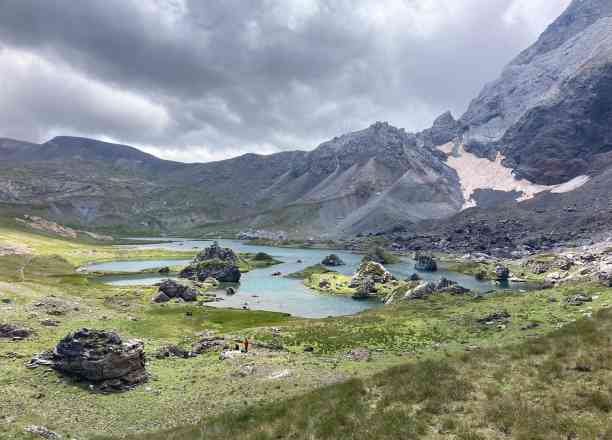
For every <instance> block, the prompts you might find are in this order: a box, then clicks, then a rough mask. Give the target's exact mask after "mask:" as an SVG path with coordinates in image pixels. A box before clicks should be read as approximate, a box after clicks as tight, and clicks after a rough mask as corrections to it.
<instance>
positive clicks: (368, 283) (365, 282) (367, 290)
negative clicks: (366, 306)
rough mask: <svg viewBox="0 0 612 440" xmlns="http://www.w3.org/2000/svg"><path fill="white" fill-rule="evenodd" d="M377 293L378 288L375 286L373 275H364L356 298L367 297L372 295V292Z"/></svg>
mask: <svg viewBox="0 0 612 440" xmlns="http://www.w3.org/2000/svg"><path fill="white" fill-rule="evenodd" d="M372 293H376V289H375V287H374V280H373V279H372V277H368V276H366V277H363V278H362V279H361V284H360V285H359V287H357V291H356V292H355V294H354V295H353V298H354V299H365V298H368V297H369V296H370V294H372Z"/></svg>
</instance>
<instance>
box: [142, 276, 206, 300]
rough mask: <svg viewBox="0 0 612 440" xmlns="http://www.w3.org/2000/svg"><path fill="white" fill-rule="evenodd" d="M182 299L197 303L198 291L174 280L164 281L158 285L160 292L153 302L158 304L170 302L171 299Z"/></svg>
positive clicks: (158, 291)
mask: <svg viewBox="0 0 612 440" xmlns="http://www.w3.org/2000/svg"><path fill="white" fill-rule="evenodd" d="M175 298H176V299H181V300H183V301H188V302H189V301H196V300H197V298H198V291H197V290H196V289H194V288H193V287H189V286H185V285H183V284H180V283H177V282H176V281H174V280H164V281H162V282H161V283H159V284H158V290H157V293H156V294H155V296H153V299H152V301H153V302H156V303H163V302H168V301H170V300H171V299H175Z"/></svg>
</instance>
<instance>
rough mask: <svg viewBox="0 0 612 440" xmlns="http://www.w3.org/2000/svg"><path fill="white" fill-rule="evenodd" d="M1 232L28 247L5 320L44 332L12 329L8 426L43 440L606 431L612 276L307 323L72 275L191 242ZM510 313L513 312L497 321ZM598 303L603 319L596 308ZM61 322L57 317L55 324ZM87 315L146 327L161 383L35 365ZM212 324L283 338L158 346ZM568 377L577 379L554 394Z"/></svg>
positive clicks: (5, 302)
mask: <svg viewBox="0 0 612 440" xmlns="http://www.w3.org/2000/svg"><path fill="white" fill-rule="evenodd" d="M0 242H2V243H13V244H21V245H25V246H27V249H28V253H26V254H19V255H4V256H0V314H1V315H0V316H1V321H2V322H3V323H12V324H16V325H19V326H22V327H26V328H29V329H31V330H33V332H34V334H33V335H32V336H31V337H29V338H27V339H25V340H17V341H12V340H6V339H0V393H2V395H3V396H6V397H5V398H4V399H0V438H10V439H31V438H32V437H31V436H30V435H29V434H26V433H24V428H25V427H26V426H28V425H31V424H36V425H43V426H46V427H48V428H49V429H51V430H53V431H56V432H58V433H61V434H63V435H64V437H65V438H78V439H88V438H95V437H96V436H100V437H109V436H110V437H114V438H122V437H125V436H128V435H137V434H139V433H143V432H144V433H147V436H145V437H144V438H159V439H162V438H164V439H165V438H170V439H172V438H174V439H179V438H180V439H184V438H185V439H191V438H193V439H196V438H198V439H199V438H202V436H203V438H385V437H388V438H419V437H421V438H461V439H478V438H500V437H501V438H503V436H507V437H508V438H513V437H512V436H516V437H515V438H525V439H527V438H534V439H537V438H545V439H548V438H551V439H552V438H560V437H559V433H565V432H569V431H570V430H574V431H575V432H576V433H578V434H579V437H578V438H596V437H592V436H591V437H589V435H590V434H591V433H593V432H606V429H607V427H606V426H605V423H607V422H604V421H605V420H607V419H606V417H605V414H606V413H605V411H606V408H607V406H606V405H607V403H606V402H607V400H606V399H607V397H606V396H609V389H608V388H607V386H608V385H606V384H607V383H610V379H612V378H610V377H608V374H609V373H608V370H607V368H608V367H607V366H606V365H609V362H608V354H607V353H608V351H607V350H609V348H606V345H605V344H608V345H609V341H608V340H607V339H606V338H607V336H602V335H606V332H609V328H610V327H612V324H610V323H609V321H610V320H612V318H610V319H608V318H609V316H610V314H609V313H608V312H607V311H606V312H602V313H599V314H598V311H600V310H603V309H606V308H607V307H609V305H610V304H612V289H605V288H602V287H601V286H599V285H594V284H593V285H586V284H580V285H568V286H565V287H563V288H556V289H550V290H544V291H535V292H530V293H516V292H515V293H503V292H502V293H499V294H496V295H491V296H486V297H472V296H449V295H439V296H433V297H431V298H429V299H426V300H422V301H414V302H409V303H404V304H399V305H396V306H391V307H381V308H378V309H372V310H369V311H367V312H364V313H361V314H358V315H355V316H348V317H340V318H326V319H317V320H306V319H296V318H291V317H289V316H287V315H284V314H278V313H269V312H261V311H260V312H258V311H245V310H232V309H218V308H211V307H207V306H205V305H197V304H186V303H184V304H181V303H168V304H166V305H159V304H151V302H150V298H151V296H152V295H153V293H154V292H153V289H152V288H149V287H139V286H129V287H116V286H110V285H105V284H102V283H100V282H99V280H98V278H97V276H94V275H85V274H79V273H75V272H74V268H75V267H76V266H77V265H79V264H82V263H83V262H86V261H92V260H108V259H113V258H120V259H130V258H153V257H162V258H167V257H170V256H173V255H174V256H180V255H176V254H168V253H164V252H162V251H155V252H148V251H147V252H145V251H129V250H117V249H116V248H114V247H112V246H109V245H96V244H91V243H84V242H79V241H68V240H65V239H60V238H55V237H50V236H47V235H42V234H38V233H36V232H33V231H27V230H23V229H15V228H12V227H8V226H6V225H5V226H2V227H0ZM183 256H184V255H183ZM578 292H582V293H586V294H590V295H592V296H593V302H591V303H588V304H586V305H584V306H570V305H566V304H565V302H564V299H565V298H566V297H567V296H569V295H572V294H575V293H578ZM500 311H505V312H507V313H508V315H509V317H508V318H507V319H502V320H500V321H496V320H493V321H491V322H488V321H487V320H488V319H489V318H487V317H488V316H490V315H492V314H494V313H496V312H500ZM591 314H594V316H595V319H594V320H589V319H586V318H585V317H587V316H590V315H591ZM47 319H53V320H56V321H58V322H57V325H56V326H51V327H49V326H46V325H44V324H43V321H45V320H47ZM80 327H89V328H102V329H114V330H116V331H118V332H119V333H120V334H121V336H122V337H124V338H126V339H128V338H139V339H141V340H143V341H144V343H145V350H146V353H147V369H148V370H149V371H150V372H151V373H152V380H151V381H150V382H149V383H147V384H145V385H143V386H140V387H137V388H136V389H134V390H132V391H129V392H126V393H122V394H109V395H105V394H97V393H93V392H92V391H90V390H89V389H88V388H87V387H85V386H83V384H82V383H79V382H76V381H74V380H72V379H70V378H67V377H65V376H62V375H60V374H58V373H55V372H52V371H48V370H46V369H45V368H38V369H35V370H30V369H27V368H26V367H25V363H26V362H27V361H28V360H29V359H30V358H31V356H32V355H33V354H34V353H38V352H40V351H43V350H48V349H50V348H52V347H53V346H54V345H55V344H56V343H57V342H58V341H59V339H61V338H62V337H63V336H64V335H66V334H67V333H68V332H70V331H73V330H75V329H78V328H80ZM203 333H212V334H216V335H219V336H225V337H228V338H243V337H245V336H249V337H250V338H251V339H252V340H255V341H259V342H261V343H262V344H264V346H265V345H266V344H267V345H274V346H282V347H284V350H282V351H270V350H267V349H264V348H255V349H254V350H252V352H251V353H250V354H249V355H245V356H241V357H238V358H236V359H231V360H224V361H222V360H220V359H219V357H218V354H215V353H208V354H203V355H201V356H199V357H196V358H190V359H178V358H170V359H167V358H163V359H158V358H157V357H155V353H156V351H157V350H158V349H159V348H161V347H163V346H165V345H167V344H176V345H179V346H181V347H184V348H188V347H190V346H191V344H192V343H193V342H195V341H197V340H198V338H200V337H201V336H200V335H202V334H203ZM547 335H551V336H547ZM305 348H308V350H305ZM351 353H357V355H354V354H351ZM582 359H583V360H584V362H583V360H582ZM577 367H579V368H578V370H580V371H578V370H576V368H577ZM589 369H590V371H588V370H589ZM557 389H561V390H563V391H562V392H560V393H559V394H558V395H557V394H554V393H555V392H553V390H557ZM577 390H578V391H579V393H578V394H576V393H577ZM572 393H574V394H573V395H575V397H571V396H572ZM519 396H520V397H519ZM287 399H288V400H287ZM273 402H277V403H273ZM490 403H494V405H490ZM580 405H582V406H580ZM597 405H599V406H597ZM580 408H582V409H580ZM593 408H595V409H593ZM530 411H535V412H534V413H535V414H536V415H537V417H538V418H541V419H542V420H545V421H546V423H548V425H544V426H545V427H546V430H545V431H544V430H543V429H544V428H542V431H538V429H540V426H539V425H538V426H532V424H530V423H527V422H525V419H526V418H525V417H524V414H526V413H528V412H530ZM202 422H204V423H205V426H206V428H205V429H204V428H202V425H201V423H202ZM549 425H554V429H553V428H550V426H549ZM184 426H188V427H189V426H191V427H190V428H182V427H184ZM167 430H171V431H170V432H168V433H164V434H163V435H162V434H159V435H158V436H157V437H155V436H153V437H152V435H153V433H155V432H159V431H164V432H165V431H167ZM504 432H506V433H509V434H503V433H504ZM587 434H588V435H587ZM529 435H531V437H529ZM546 435H548V437H546ZM521 436H522V437H521ZM561 438H567V436H566V437H561ZM602 438H606V437H602Z"/></svg>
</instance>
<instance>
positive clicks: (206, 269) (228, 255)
mask: <svg viewBox="0 0 612 440" xmlns="http://www.w3.org/2000/svg"><path fill="white" fill-rule="evenodd" d="M237 261H238V257H237V256H236V254H235V253H234V251H232V250H231V249H229V248H222V247H220V246H219V245H218V243H217V242H215V243H213V245H212V246H210V247H208V248H206V249H204V250H203V251H202V252H200V253H199V254H198V255H197V256H196V258H195V259H194V260H193V261H192V262H191V264H189V266H187V267H186V268H184V269H183V270H182V271H181V272H180V273H179V277H181V278H190V279H193V280H197V281H205V280H206V279H207V278H214V279H216V280H217V281H219V282H222V283H237V282H239V281H240V277H241V275H242V274H241V273H240V269H239V268H238V264H237Z"/></svg>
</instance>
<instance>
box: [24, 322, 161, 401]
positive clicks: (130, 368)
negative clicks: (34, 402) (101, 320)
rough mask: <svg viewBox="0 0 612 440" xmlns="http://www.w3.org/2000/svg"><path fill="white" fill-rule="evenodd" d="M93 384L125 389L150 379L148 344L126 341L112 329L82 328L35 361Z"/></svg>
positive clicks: (101, 387)
mask: <svg viewBox="0 0 612 440" xmlns="http://www.w3.org/2000/svg"><path fill="white" fill-rule="evenodd" d="M32 363H33V364H37V363H38V364H43V365H49V366H51V367H52V368H54V369H55V370H58V371H60V372H62V373H64V374H67V375H69V376H73V377H76V378H78V379H81V380H84V381H86V382H89V383H91V384H92V385H93V386H94V387H95V388H96V389H98V390H100V391H124V390H128V389H131V388H133V387H135V386H136V385H139V384H142V383H144V382H146V381H147V380H148V377H149V375H148V373H147V371H146V369H145V354H144V343H143V342H141V341H138V340H129V341H127V342H123V341H122V339H121V337H120V336H119V335H118V334H117V333H115V332H112V331H104V330H89V329H85V328H83V329H81V330H78V331H76V332H74V333H70V334H69V335H67V336H66V337H65V338H64V339H62V340H61V341H60V342H59V343H58V344H57V346H56V347H55V348H54V349H53V351H52V352H47V353H44V354H43V355H41V356H40V357H35V358H34V359H33V360H32Z"/></svg>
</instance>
